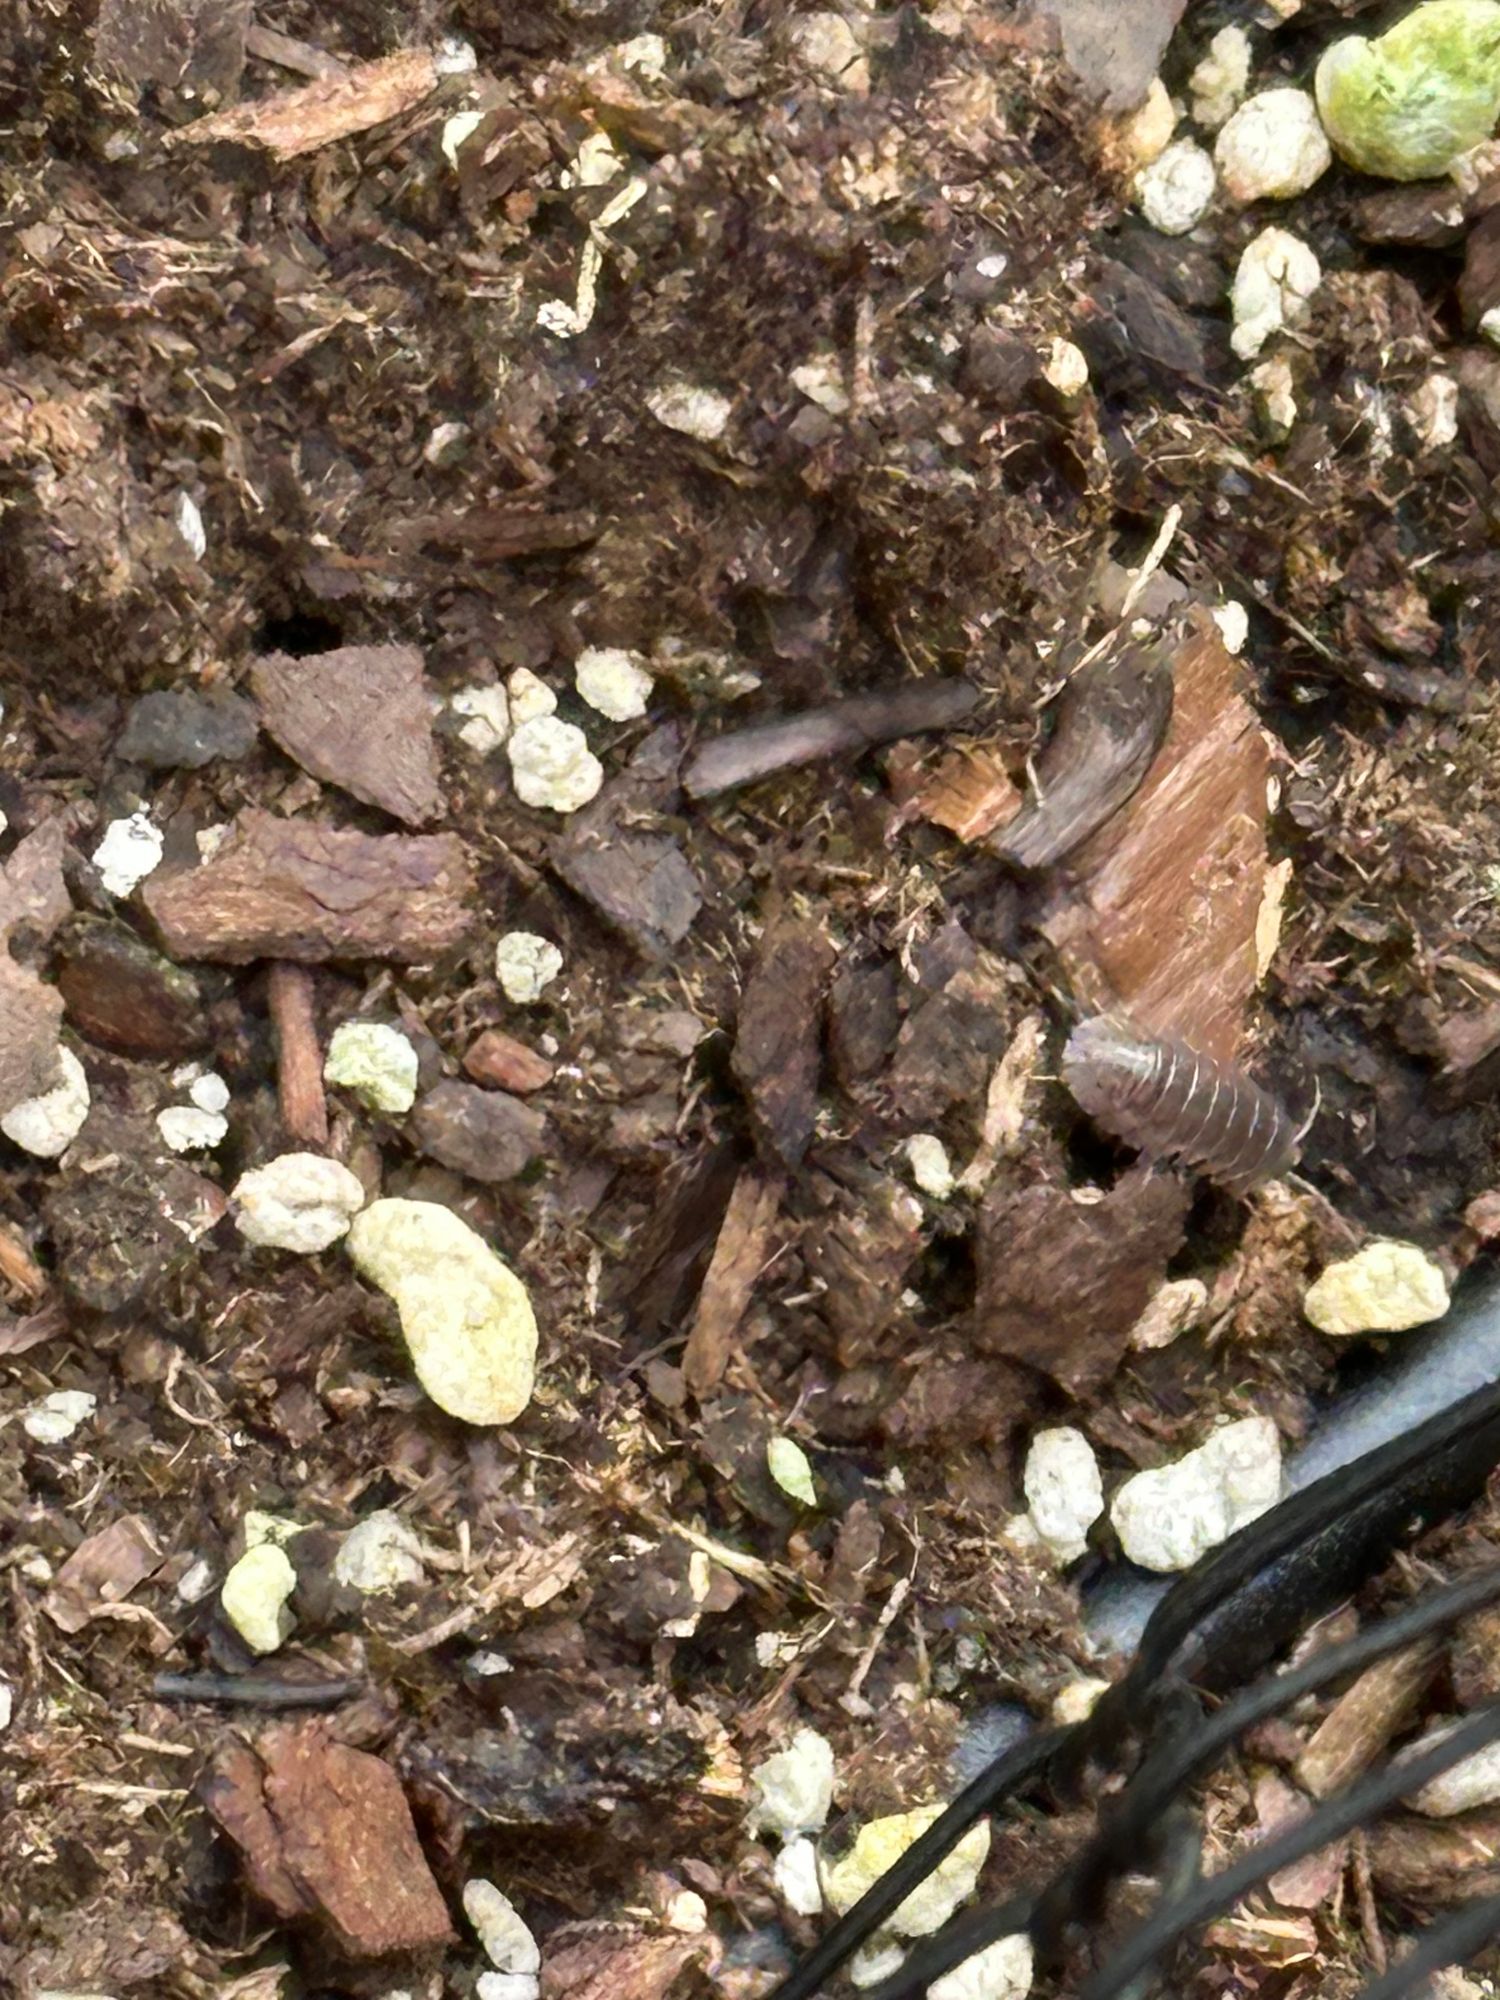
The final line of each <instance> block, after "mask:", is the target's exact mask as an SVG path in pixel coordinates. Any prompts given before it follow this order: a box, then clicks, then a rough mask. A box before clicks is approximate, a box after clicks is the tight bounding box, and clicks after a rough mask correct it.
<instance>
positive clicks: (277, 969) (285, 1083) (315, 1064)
mask: <svg viewBox="0 0 1500 2000" xmlns="http://www.w3.org/2000/svg"><path fill="white" fill-rule="evenodd" d="M268 993H269V997H270V1004H271V1024H272V1027H273V1028H274V1029H275V1033H276V1059H277V1067H276V1095H277V1097H278V1099H279V1101H280V1104H281V1122H282V1124H283V1125H284V1126H285V1127H286V1129H287V1133H288V1135H289V1136H290V1137H291V1138H293V1139H295V1140H296V1141H297V1142H298V1144H299V1145H303V1146H317V1147H319V1148H322V1147H325V1146H326V1145H327V1144H328V1099H327V1097H326V1096H325V1094H324V1091H323V1049H322V1044H321V1043H320V1042H319V1040H318V1021H317V1008H316V1002H315V995H314V992H313V980H312V974H311V973H310V972H308V971H307V969H306V968H305V967H304V966H300V965H287V964H278V965H273V966H272V967H271V974H270V980H269V982H268Z"/></svg>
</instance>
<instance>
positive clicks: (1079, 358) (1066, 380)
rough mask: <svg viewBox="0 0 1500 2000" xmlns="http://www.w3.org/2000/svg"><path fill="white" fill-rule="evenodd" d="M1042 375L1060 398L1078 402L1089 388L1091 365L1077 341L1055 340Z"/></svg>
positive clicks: (1044, 364)
mask: <svg viewBox="0 0 1500 2000" xmlns="http://www.w3.org/2000/svg"><path fill="white" fill-rule="evenodd" d="M1042 375H1043V378H1044V380H1046V381H1047V382H1049V383H1050V384H1051V386H1052V387H1053V389H1055V390H1056V391H1057V393H1058V395H1059V396H1061V397H1063V398H1064V400H1065V401H1067V402H1070V403H1071V402H1076V401H1077V399H1078V398H1079V397H1080V396H1081V395H1082V394H1083V392H1084V390H1085V389H1087V387H1088V386H1089V364H1088V361H1087V359H1086V357H1085V355H1084V352H1083V349H1082V348H1081V347H1079V346H1078V344H1077V343H1076V341H1072V340H1063V339H1061V338H1059V339H1057V340H1054V341H1053V343H1052V345H1051V346H1050V347H1049V348H1048V350H1047V359H1046V360H1045V361H1044V362H1043V364H1042Z"/></svg>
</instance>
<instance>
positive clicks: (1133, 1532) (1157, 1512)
mask: <svg viewBox="0 0 1500 2000" xmlns="http://www.w3.org/2000/svg"><path fill="white" fill-rule="evenodd" d="M1280 1498H1281V1439H1280V1437H1279V1436H1278V1434H1277V1430H1276V1426H1275V1424H1273V1423H1272V1422H1271V1420H1270V1418H1269V1417H1245V1418H1244V1419H1242V1420H1241V1421H1240V1422H1239V1423H1232V1424H1225V1425H1223V1426H1222V1427H1221V1428H1220V1429H1219V1430H1216V1431H1215V1432H1214V1433H1213V1435H1212V1436H1211V1437H1210V1438H1209V1440H1208V1442H1207V1443H1206V1444H1202V1445H1200V1446H1199V1447H1198V1449H1197V1450H1196V1451H1190V1452H1188V1453H1187V1455H1186V1456H1185V1457H1183V1458H1179V1459H1178V1460H1177V1461H1176V1462H1175V1464H1172V1465H1163V1466H1160V1467H1158V1468H1157V1469H1156V1470H1154V1471H1151V1472H1138V1473H1136V1474H1135V1475H1134V1477H1133V1478H1130V1479H1127V1480H1126V1481H1125V1483H1124V1485H1123V1486H1122V1487H1121V1488H1120V1490H1119V1491H1118V1492H1117V1493H1116V1494H1115V1497H1114V1499H1113V1501H1112V1502H1111V1503H1110V1510H1109V1518H1110V1520H1111V1522H1112V1523H1113V1524H1114V1530H1115V1533H1116V1534H1117V1535H1118V1536H1119V1538H1120V1546H1121V1547H1122V1548H1123V1549H1124V1551H1125V1553H1126V1555H1127V1556H1129V1558H1130V1560H1131V1561H1132V1562H1135V1563H1139V1564H1140V1565H1141V1567H1142V1568H1143V1569H1152V1570H1162V1571H1171V1570H1182V1569H1191V1568H1192V1566H1193V1564H1194V1563H1195V1562H1196V1561H1197V1560H1198V1558H1199V1557H1200V1556H1201V1555H1204V1554H1206V1553H1207V1551H1208V1550H1209V1549H1214V1548H1217V1547H1218V1546H1219V1544H1220V1543H1221V1542H1227V1541H1228V1539H1229V1537H1230V1536H1231V1535H1232V1534H1234V1533H1235V1532H1236V1530H1238V1529H1240V1528H1243V1527H1245V1526H1246V1525H1247V1523H1249V1522H1251V1521H1254V1520H1256V1519H1258V1517H1259V1516H1260V1515H1262V1514H1264V1513H1265V1511H1266V1509H1267V1508H1268V1507H1273V1506H1275V1504H1276V1502H1277V1501H1278V1500H1279V1499H1280Z"/></svg>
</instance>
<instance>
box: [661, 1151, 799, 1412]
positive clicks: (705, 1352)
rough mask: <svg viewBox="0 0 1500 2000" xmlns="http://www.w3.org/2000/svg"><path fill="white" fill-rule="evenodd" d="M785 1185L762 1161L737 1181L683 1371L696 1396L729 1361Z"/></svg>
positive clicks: (715, 1381)
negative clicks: (763, 1169) (762, 1166)
mask: <svg viewBox="0 0 1500 2000" xmlns="http://www.w3.org/2000/svg"><path fill="white" fill-rule="evenodd" d="M782 1186H783V1184H782V1182H781V1181H780V1180H779V1179H778V1178H775V1177H773V1176H768V1175H766V1174H763V1173H762V1172H761V1171H760V1169H759V1168H758V1167H746V1168H745V1170H744V1171H743V1172H742V1173H741V1175H740V1177H739V1179H738V1180H737V1181H736V1182H735V1184H734V1193H733V1194H732V1195H731V1196H730V1197H729V1206H728V1208H727V1209H725V1211H724V1220H723V1223H722V1224H721V1226H720V1229H719V1240H718V1242H717V1243H716V1244H715V1245H714V1254H713V1256H712V1258H711V1259H710V1261H709V1266H708V1272H707V1274H706V1276H705V1277H704V1280H703V1289H702V1291H701V1292H700V1293H699V1294H698V1308H697V1311H696V1312H695V1314H694V1315H693V1326H692V1331H691V1332H690V1333H689V1335H688V1342H687V1347H686V1349H685V1350H684V1352H683V1357H682V1372H683V1375H684V1377H685V1378H686V1381H687V1385H688V1387H689V1388H690V1389H691V1390H692V1392H693V1394H694V1395H695V1396H705V1395H707V1394H708V1393H709V1391H710V1390H711V1389H714V1388H716V1387H717V1386H718V1384H719V1382H720V1381H721V1380H722V1379H723V1375H724V1370H725V1369H726V1368H727V1367H728V1366H729V1358H730V1355H731V1354H732V1352H733V1350H734V1341H735V1335H736V1334H737V1333H738V1332H739V1329H740V1322H741V1321H742V1320H743V1318H744V1316H745V1311H746V1308H747V1307H748V1306H749V1304H750V1300H751V1297H752V1295H753V1294H754V1291H755V1283H756V1280H757V1278H759V1276H760V1273H761V1271H762V1269H763V1268H764V1265H765V1261H766V1253H767V1250H768V1248H769V1245H770V1240H771V1232H772V1230H773V1229H774V1227H775V1224H776V1217H777V1213H778V1211H779V1210H780V1207H781V1196H782Z"/></svg>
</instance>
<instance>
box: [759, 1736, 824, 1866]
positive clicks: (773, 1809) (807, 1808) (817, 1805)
mask: <svg viewBox="0 0 1500 2000" xmlns="http://www.w3.org/2000/svg"><path fill="white" fill-rule="evenodd" d="M750 1790H751V1794H752V1803H751V1806H750V1814H749V1818H748V1819H747V1821H746V1825H747V1826H748V1827H749V1829H750V1831H751V1832H752V1833H756V1832H759V1831H761V1830H764V1831H765V1832H767V1833H774V1834H777V1835H779V1836H780V1838H781V1839H783V1840H789V1839H791V1838H792V1837H793V1836H794V1835H796V1834H799V1833H821V1832H822V1831H823V1828H824V1827H825V1826H826V1825H827V1823H828V1814H829V1811H830V1809H831V1808H832V1805H833V1745H832V1744H831V1743H830V1742H829V1741H828V1739H827V1738H826V1737H824V1736H820V1735H819V1734H818V1732H817V1730H816V1729H799V1730H798V1731H797V1733H796V1735H795V1736H793V1738H792V1740H791V1742H790V1743H789V1744H788V1745H787V1747H786V1749H785V1750H778V1751H777V1752H776V1754H775V1756H774V1757H767V1758H766V1759H765V1761H764V1762H763V1763H760V1764H757V1765H756V1767H755V1769H754V1770H753V1771H752V1772H751V1773H750Z"/></svg>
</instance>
